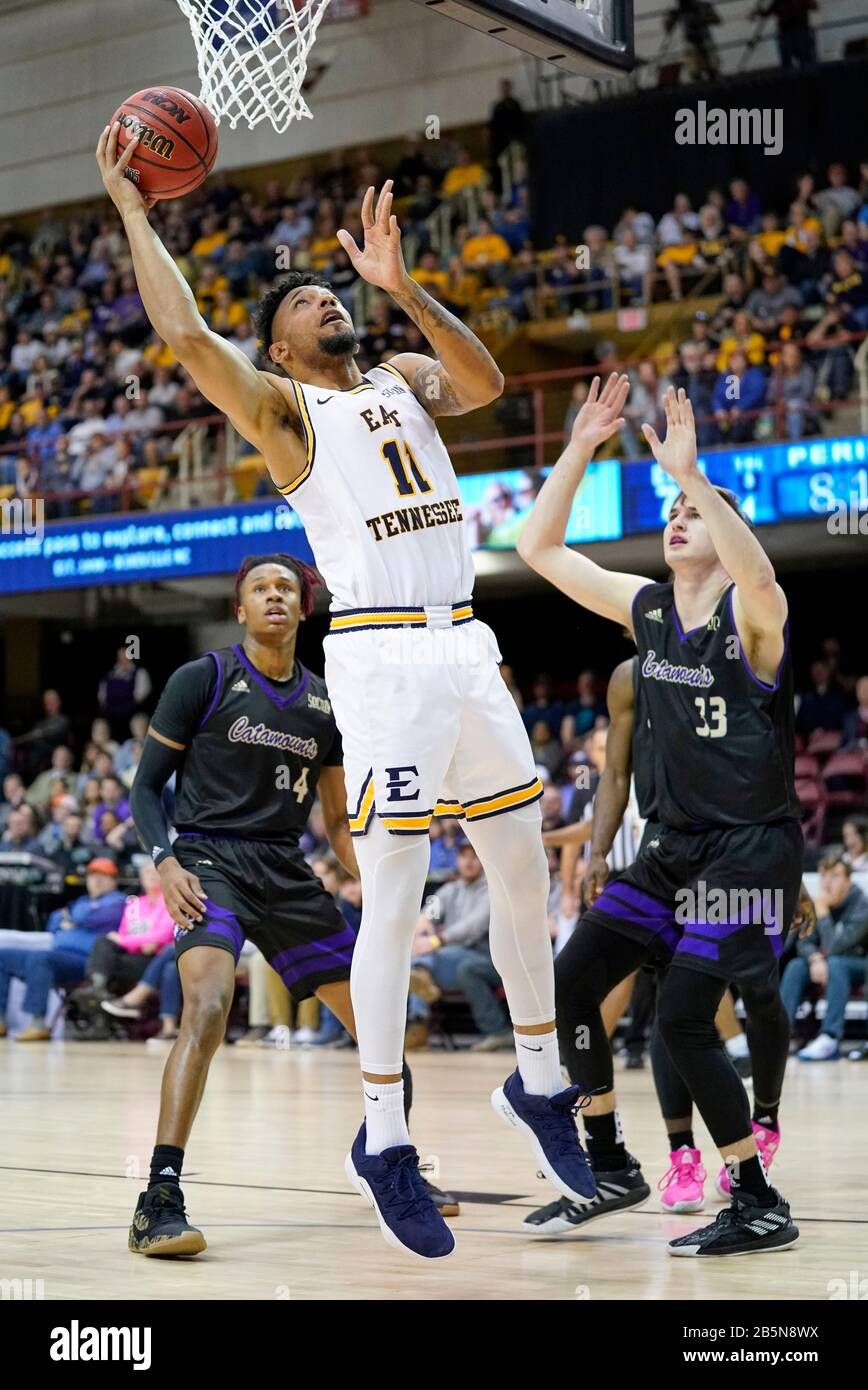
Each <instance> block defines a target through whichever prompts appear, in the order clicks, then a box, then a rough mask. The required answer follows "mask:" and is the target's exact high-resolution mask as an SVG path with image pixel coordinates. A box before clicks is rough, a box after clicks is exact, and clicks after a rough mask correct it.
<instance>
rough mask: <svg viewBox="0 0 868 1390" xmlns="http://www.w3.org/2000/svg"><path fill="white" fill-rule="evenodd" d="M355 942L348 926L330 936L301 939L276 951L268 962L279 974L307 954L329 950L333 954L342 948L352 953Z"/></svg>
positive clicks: (316, 953)
mask: <svg viewBox="0 0 868 1390" xmlns="http://www.w3.org/2000/svg"><path fill="white" fill-rule="evenodd" d="M355 944H356V935H355V932H354V931H353V930H352V928H350V927H344V929H343V931H337V932H333V933H332V935H331V936H323V937H320V939H319V940H318V941H303V942H302V943H301V945H300V946H290V947H288V949H287V950H285V951H278V953H277V955H276V956H273V957H272V959H271V960H270V961H269V964H270V965H271V967H272V968H273V969H274V970H276V971H277V973H278V975H280V974H281V972H282V971H283V970H284V969H286V968H287V967H288V966H291V965H297V964H298V962H299V961H301V960H305V959H306V957H307V956H315V955H322V954H323V953H325V954H328V953H329V952H331V953H332V954H334V953H336V952H339V951H343V950H344V949H348V950H349V953H350V955H352V953H353V947H354V946H355Z"/></svg>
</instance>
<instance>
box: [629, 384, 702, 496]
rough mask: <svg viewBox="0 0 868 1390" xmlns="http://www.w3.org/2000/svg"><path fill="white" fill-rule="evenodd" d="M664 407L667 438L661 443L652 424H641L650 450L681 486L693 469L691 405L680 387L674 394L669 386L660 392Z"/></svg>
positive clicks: (693, 438) (695, 467) (693, 428)
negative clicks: (662, 392)
mask: <svg viewBox="0 0 868 1390" xmlns="http://www.w3.org/2000/svg"><path fill="white" fill-rule="evenodd" d="M663 409H664V411H665V412H666V438H665V439H664V440H663V441H662V442H661V441H660V440H659V439H658V438H657V435H656V433H655V431H654V430H653V428H652V427H651V425H643V426H642V433H643V434H644V436H645V438H646V439H647V441H648V443H649V444H650V446H651V452H652V454H653V455H654V457H655V458H656V460H657V462H658V463H659V464H660V467H661V468H665V469H666V472H667V473H668V474H669V476H670V478H674V479H675V481H676V483H681V484H682V485H683V484H684V483H685V482H686V481H687V479H688V478H690V477H691V476H692V474H694V473H695V472H696V469H697V462H696V426H695V424H694V423H693V406H692V405H691V404H690V401H689V400H688V399H687V392H686V391H684V390H683V389H681V390H679V391H678V392H677V393H676V391H675V388H674V386H670V387H668V388H667V390H666V391H665V392H664V394H663Z"/></svg>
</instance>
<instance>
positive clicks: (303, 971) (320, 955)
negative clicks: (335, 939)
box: [278, 947, 353, 989]
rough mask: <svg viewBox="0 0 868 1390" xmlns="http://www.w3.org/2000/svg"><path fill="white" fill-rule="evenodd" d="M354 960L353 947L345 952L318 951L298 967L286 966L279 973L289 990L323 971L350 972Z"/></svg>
mask: <svg viewBox="0 0 868 1390" xmlns="http://www.w3.org/2000/svg"><path fill="white" fill-rule="evenodd" d="M352 959H353V952H352V948H351V947H347V948H346V949H345V950H343V951H318V952H317V954H316V955H314V956H309V957H308V958H307V960H302V961H299V962H298V963H297V964H296V965H285V966H284V967H283V969H282V970H281V971H279V972H278V973H279V975H280V978H281V979H282V980H283V983H284V984H285V985H286V987H287V989H291V988H292V986H293V985H294V984H297V982H298V981H299V980H303V979H305V977H306V976H308V975H314V974H317V973H318V972H319V971H322V970H339V969H340V968H341V967H343V968H344V969H346V970H349V968H350V965H351V963H352Z"/></svg>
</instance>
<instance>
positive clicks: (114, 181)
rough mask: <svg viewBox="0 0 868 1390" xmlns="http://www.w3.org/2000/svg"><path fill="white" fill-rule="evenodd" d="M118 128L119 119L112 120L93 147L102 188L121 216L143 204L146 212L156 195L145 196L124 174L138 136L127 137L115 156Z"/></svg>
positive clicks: (154, 200) (134, 149)
mask: <svg viewBox="0 0 868 1390" xmlns="http://www.w3.org/2000/svg"><path fill="white" fill-rule="evenodd" d="M120 128H121V123H120V121H115V123H114V125H107V126H106V128H105V130H104V131H103V133H102V135H101V136H100V137H99V142H98V144H97V147H96V162H97V164H98V166H99V172H100V175H101V176H102V181H103V183H104V184H105V189H106V192H107V193H108V195H109V197H110V198H111V200H112V202H113V203H114V205H115V207H116V208H117V210H118V212H119V213H120V214H121V217H123V215H124V213H125V212H131V211H133V210H134V209H135V208H141V207H143V208H144V209H145V211H146V212H149V211H150V209H151V208H152V207H153V206H154V203H155V202H156V198H149V197H148V196H147V195H146V194H145V193H140V192H139V190H138V189H137V188H136V185H135V184H134V183H133V181H132V179H128V178H127V177H126V175H125V173H124V170H125V169H126V167H127V165H128V164H129V162H130V160H131V159H132V157H133V155H134V154H135V152H136V148H137V147H138V143H139V137H138V136H137V135H136V136H134V137H133V139H132V140H130V141H128V143H127V147H126V149H125V150H124V152H123V154H122V155H121V157H120V159H118V132H119V130H120Z"/></svg>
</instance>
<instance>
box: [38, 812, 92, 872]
mask: <svg viewBox="0 0 868 1390" xmlns="http://www.w3.org/2000/svg"><path fill="white" fill-rule="evenodd" d="M53 841H54V843H53V846H52V847H51V848H50V849H49V850H48V851H47V852H46V856H45V857H46V859H50V860H51V861H52V863H53V864H56V865H57V867H58V868H59V869H60V870H61V872H62V873H63V876H64V878H65V879H67V880H69V879H71V878H76V879H80V878H82V877H83V876H84V872H85V867H86V865H87V864H88V863H89V861H90V860H91V859H92V858H93V844H92V843H90V841H88V840H86V839H85V836H84V821H83V819H82V817H81V814H80V813H79V811H78V810H74V811H73V810H70V811H68V812H67V814H66V815H65V816H64V817H63V819H62V820H61V821H60V823H59V825H58V827H57V834H56V835H55V836H53Z"/></svg>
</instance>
